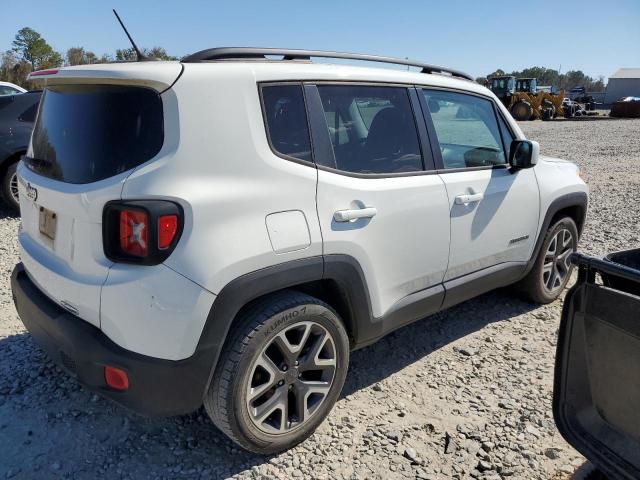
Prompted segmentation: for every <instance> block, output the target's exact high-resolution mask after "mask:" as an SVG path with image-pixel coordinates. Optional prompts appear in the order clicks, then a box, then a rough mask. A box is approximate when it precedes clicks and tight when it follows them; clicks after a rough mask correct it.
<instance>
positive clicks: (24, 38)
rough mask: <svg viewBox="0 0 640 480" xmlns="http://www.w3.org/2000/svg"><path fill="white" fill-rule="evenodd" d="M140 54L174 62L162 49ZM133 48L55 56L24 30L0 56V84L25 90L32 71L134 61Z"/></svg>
mask: <svg viewBox="0 0 640 480" xmlns="http://www.w3.org/2000/svg"><path fill="white" fill-rule="evenodd" d="M142 50H143V53H144V54H145V55H147V56H149V57H154V58H157V59H159V60H177V57H174V56H172V55H169V54H168V53H167V52H166V50H165V49H164V48H162V47H153V48H143V49H142ZM135 59H136V52H135V51H134V50H133V48H122V49H117V50H116V51H115V53H114V54H108V53H104V54H102V55H100V56H97V55H96V54H95V53H94V52H92V51H90V50H85V49H84V48H83V47H71V48H69V49H68V50H67V51H66V52H57V51H55V50H54V49H53V47H52V46H51V45H49V44H48V43H47V41H46V40H45V39H44V38H43V37H42V35H40V34H39V33H38V32H36V31H35V30H33V29H32V28H29V27H24V28H22V29H20V30H19V31H18V33H17V34H16V36H15V38H14V40H13V42H12V44H11V48H10V49H9V50H7V51H5V52H3V53H1V54H0V80H2V81H5V82H11V83H15V84H16V85H20V86H21V87H24V88H29V87H30V85H29V82H28V81H27V75H29V73H31V72H32V71H35V70H43V69H46V68H56V67H62V66H67V65H87V64H91V63H107V62H113V61H126V60H135Z"/></svg>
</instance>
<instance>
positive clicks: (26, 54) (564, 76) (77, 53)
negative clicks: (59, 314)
mask: <svg viewBox="0 0 640 480" xmlns="http://www.w3.org/2000/svg"><path fill="white" fill-rule="evenodd" d="M143 53H144V54H145V55H147V56H150V57H155V58H157V59H159V60H177V57H174V56H172V55H169V54H168V53H167V52H166V50H165V49H164V48H162V47H153V48H143ZM1 55H2V56H1V58H0V80H3V81H6V82H11V83H15V84H16V85H20V86H22V87H25V88H29V85H28V82H27V75H29V73H30V72H32V71H34V70H42V69H45V68H55V67H61V66H66V65H85V64H91V63H107V62H113V61H126V60H135V59H136V52H135V51H134V50H133V48H122V49H117V50H116V51H115V53H114V54H108V53H104V54H102V55H101V56H99V57H98V56H97V55H96V54H95V53H94V52H92V51H90V50H85V49H84V48H83V47H71V48H69V49H68V50H67V51H66V52H64V53H61V52H57V51H55V50H54V49H53V47H52V46H51V45H49V44H48V43H47V41H46V40H45V39H44V38H43V37H42V35H40V34H39V33H38V32H36V31H35V30H33V29H32V28H29V27H24V28H22V29H20V30H19V31H18V33H17V34H16V36H15V39H14V40H13V42H12V48H11V49H9V50H7V51H5V52H4V53H2V54H1ZM498 75H513V76H515V77H517V78H519V77H527V78H537V79H538V85H553V86H555V87H556V88H558V89H564V90H568V89H570V88H573V87H576V86H579V87H585V89H586V90H587V91H589V92H602V91H604V89H605V86H606V85H605V83H604V77H602V76H601V77H599V78H598V79H594V78H592V77H590V76H588V75H586V74H585V73H584V72H582V71H581V70H570V71H568V72H567V73H560V72H558V71H557V70H553V69H551V68H544V67H531V68H525V69H524V70H521V71H519V72H518V71H513V72H511V73H509V74H507V73H506V72H505V71H504V70H502V69H498V70H496V71H495V72H493V73H490V74H489V75H487V76H485V77H478V78H476V81H477V82H478V83H480V84H483V85H486V84H487V81H488V80H487V79H489V78H491V77H494V76H498Z"/></svg>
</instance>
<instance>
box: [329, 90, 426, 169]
mask: <svg viewBox="0 0 640 480" xmlns="http://www.w3.org/2000/svg"><path fill="white" fill-rule="evenodd" d="M318 92H319V93H320V99H321V100H322V107H323V109H324V112H325V118H326V120H327V128H328V129H329V136H330V138H331V143H332V146H333V152H334V157H335V161H336V168H338V169H339V170H344V171H347V172H354V173H397V172H415V171H421V170H422V169H423V167H422V155H421V153H420V144H419V141H418V132H417V130H416V125H415V121H414V117H413V111H412V110H411V103H410V101H409V94H408V92H407V89H406V88H402V87H375V86H360V85H319V86H318Z"/></svg>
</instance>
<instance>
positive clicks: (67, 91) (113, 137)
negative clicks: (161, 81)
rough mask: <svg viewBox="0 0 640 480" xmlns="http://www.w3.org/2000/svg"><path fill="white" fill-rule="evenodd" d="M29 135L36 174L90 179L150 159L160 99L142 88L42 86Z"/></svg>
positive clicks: (157, 143) (159, 125)
mask: <svg viewBox="0 0 640 480" xmlns="http://www.w3.org/2000/svg"><path fill="white" fill-rule="evenodd" d="M40 103H41V107H40V113H39V115H38V120H37V122H36V125H35V128H34V131H33V137H32V146H33V157H28V158H26V159H25V163H26V164H27V166H28V167H29V168H30V169H31V170H33V171H35V172H36V173H38V174H40V175H43V176H46V177H49V178H53V179H55V180H60V181H63V182H67V183H91V182H96V181H98V180H102V179H105V178H108V177H112V176H114V175H117V174H119V173H122V172H125V171H127V170H130V169H132V168H134V167H137V166H138V165H140V164H142V163H144V162H146V161H147V160H150V159H151V158H153V157H154V156H155V155H156V154H157V153H158V152H159V151H160V148H161V147H162V142H163V139H164V132H163V118H162V100H161V99H160V96H159V94H158V93H157V92H155V91H154V90H151V89H148V88H143V87H132V86H117V85H64V86H52V87H49V88H47V89H46V90H45V92H44V95H43V97H42V101H41V102H40Z"/></svg>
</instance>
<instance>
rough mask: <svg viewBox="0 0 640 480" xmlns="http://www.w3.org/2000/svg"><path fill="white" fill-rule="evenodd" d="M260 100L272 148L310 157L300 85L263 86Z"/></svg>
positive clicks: (296, 155) (291, 155)
mask: <svg viewBox="0 0 640 480" xmlns="http://www.w3.org/2000/svg"><path fill="white" fill-rule="evenodd" d="M262 102H263V105H264V116H265V120H266V123H267V131H268V134H269V139H270V141H271V146H272V147H273V149H274V150H275V151H276V152H278V153H280V154H283V155H288V156H290V157H295V158H299V159H300V160H307V161H311V142H310V140H309V126H308V124H307V114H306V111H305V106H304V97H303V94H302V86H301V85H273V86H266V87H263V88H262Z"/></svg>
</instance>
